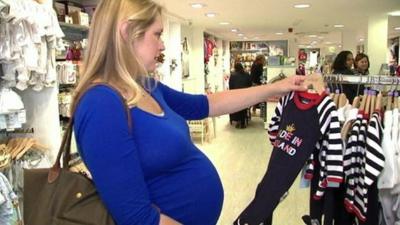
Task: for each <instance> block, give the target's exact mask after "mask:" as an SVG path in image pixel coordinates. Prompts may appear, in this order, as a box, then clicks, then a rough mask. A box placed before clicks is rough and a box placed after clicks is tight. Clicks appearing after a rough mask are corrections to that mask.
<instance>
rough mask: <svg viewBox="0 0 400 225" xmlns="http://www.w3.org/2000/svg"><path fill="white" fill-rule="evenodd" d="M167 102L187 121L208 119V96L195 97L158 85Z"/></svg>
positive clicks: (159, 83)
mask: <svg viewBox="0 0 400 225" xmlns="http://www.w3.org/2000/svg"><path fill="white" fill-rule="evenodd" d="M157 85H158V87H157V88H160V90H161V92H162V95H163V97H164V100H165V102H166V103H167V104H168V106H169V107H170V108H171V109H172V110H174V111H175V112H176V113H177V114H179V115H180V116H182V117H183V118H184V119H186V120H199V119H204V118H206V117H208V115H209V105H208V98H207V96H206V95H201V94H199V95H194V94H187V93H183V92H179V91H176V90H174V89H172V88H170V87H168V86H166V85H164V84H162V83H161V82H158V83H157Z"/></svg>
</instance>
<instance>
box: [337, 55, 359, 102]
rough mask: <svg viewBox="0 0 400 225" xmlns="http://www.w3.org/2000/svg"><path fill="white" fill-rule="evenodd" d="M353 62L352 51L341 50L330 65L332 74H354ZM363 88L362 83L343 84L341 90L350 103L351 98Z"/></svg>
mask: <svg viewBox="0 0 400 225" xmlns="http://www.w3.org/2000/svg"><path fill="white" fill-rule="evenodd" d="M353 64H354V59H353V53H351V52H350V51H341V52H340V53H339V54H338V55H337V56H336V58H335V61H334V62H333V65H332V73H333V74H344V75H354V71H353V70H352V66H353ZM362 90H364V86H363V85H358V84H343V92H344V94H345V95H346V97H347V99H349V102H350V103H352V102H353V99H354V98H355V97H356V96H357V95H359V94H360V91H362ZM357 92H358V93H357Z"/></svg>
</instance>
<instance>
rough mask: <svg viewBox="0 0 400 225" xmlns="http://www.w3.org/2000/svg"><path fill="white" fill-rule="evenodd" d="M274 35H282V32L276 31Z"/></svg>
mask: <svg viewBox="0 0 400 225" xmlns="http://www.w3.org/2000/svg"><path fill="white" fill-rule="evenodd" d="M275 34H276V35H283V33H282V32H278V33H275Z"/></svg>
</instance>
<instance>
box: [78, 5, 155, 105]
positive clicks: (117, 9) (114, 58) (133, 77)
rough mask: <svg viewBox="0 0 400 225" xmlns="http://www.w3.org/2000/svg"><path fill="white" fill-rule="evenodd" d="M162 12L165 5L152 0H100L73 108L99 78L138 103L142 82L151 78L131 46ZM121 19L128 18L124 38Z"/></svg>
mask: <svg viewBox="0 0 400 225" xmlns="http://www.w3.org/2000/svg"><path fill="white" fill-rule="evenodd" d="M161 14H162V7H161V6H159V5H158V4H157V3H155V2H153V1H152V0H101V2H100V3H99V4H98V6H97V7H96V10H95V13H94V16H93V20H92V23H91V25H90V30H89V43H88V48H87V51H86V52H85V58H84V62H83V70H82V71H81V77H80V81H79V84H78V86H77V88H76V91H75V96H74V102H73V106H72V112H74V111H75V109H76V106H77V104H78V102H79V100H80V98H81V97H82V95H83V94H84V93H85V92H86V91H87V89H88V88H89V87H90V86H91V85H92V83H93V82H94V81H96V80H101V81H102V82H106V83H108V84H110V85H111V86H113V87H115V88H116V89H117V90H119V91H120V92H121V93H122V94H124V97H125V98H126V101H127V103H128V104H129V105H136V104H137V102H138V101H139V99H140V98H141V95H140V93H141V90H142V89H141V88H140V86H146V84H145V83H144V82H145V81H146V80H148V79H144V78H145V77H146V76H145V75H147V71H146V69H145V67H144V65H143V64H142V63H141V62H140V60H139V59H138V58H137V56H136V55H135V54H134V53H133V49H132V48H133V47H132V46H133V43H134V42H135V41H137V40H138V39H139V38H142V37H143V36H144V34H145V32H146V30H147V29H148V27H149V26H150V25H151V24H152V23H153V22H154V21H155V19H156V17H157V16H158V15H161ZM127 21H128V22H127ZM122 22H127V29H126V31H127V34H128V35H127V36H128V38H127V39H128V40H124V38H123V37H122V35H121V32H120V30H119V26H120V24H121V23H122Z"/></svg>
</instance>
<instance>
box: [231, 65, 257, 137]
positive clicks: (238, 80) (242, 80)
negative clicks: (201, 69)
mask: <svg viewBox="0 0 400 225" xmlns="http://www.w3.org/2000/svg"><path fill="white" fill-rule="evenodd" d="M234 68H235V71H234V72H233V73H232V75H231V76H230V77H229V89H230V90H234V89H240V88H248V87H251V85H252V84H251V79H250V75H249V74H248V73H246V72H245V71H244V68H243V65H242V64H241V63H240V62H237V63H235V66H234ZM229 120H230V121H231V122H232V121H236V128H242V129H243V128H246V126H247V109H243V110H240V111H238V112H235V113H231V114H229Z"/></svg>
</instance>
